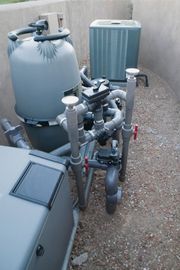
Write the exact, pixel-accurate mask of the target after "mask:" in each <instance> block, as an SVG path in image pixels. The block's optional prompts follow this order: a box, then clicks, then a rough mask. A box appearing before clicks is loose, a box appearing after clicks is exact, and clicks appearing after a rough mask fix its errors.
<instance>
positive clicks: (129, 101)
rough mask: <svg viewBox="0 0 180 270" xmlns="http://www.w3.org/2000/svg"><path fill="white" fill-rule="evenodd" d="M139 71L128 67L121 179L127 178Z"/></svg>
mask: <svg viewBox="0 0 180 270" xmlns="http://www.w3.org/2000/svg"><path fill="white" fill-rule="evenodd" d="M138 73H139V70H138V69H134V68H132V69H127V70H126V74H127V95H126V113H125V122H124V124H123V127H122V138H123V149H122V168H121V172H120V179H121V181H124V180H125V174H126V167H127V158H128V150H129V141H130V138H131V135H132V133H133V128H132V114H133V108H134V96H135V89H136V78H135V75H137V74H138Z"/></svg>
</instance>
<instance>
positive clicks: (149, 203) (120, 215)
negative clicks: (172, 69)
mask: <svg viewBox="0 0 180 270" xmlns="http://www.w3.org/2000/svg"><path fill="white" fill-rule="evenodd" d="M144 71H145V72H146V73H147V74H148V76H149V83H150V87H149V88H144V86H143V84H142V83H141V84H140V86H139V87H138V88H137V91H136V100H135V108H134V119H133V122H134V123H138V125H139V134H138V140H137V141H133V140H131V144H130V150H129V159H128V167H127V177H126V181H125V183H123V184H122V183H120V184H121V185H122V186H123V190H124V195H123V199H122V202H121V203H120V204H119V205H118V207H117V210H116V212H115V214H114V215H108V214H106V212H105V198H104V196H105V193H104V173H103V172H97V171H96V173H95V179H94V183H93V186H92V192H91V194H90V200H89V205H88V208H87V210H86V211H85V212H81V217H80V223H79V227H78V231H77V234H76V239H75V242H74V247H73V252H72V259H73V258H75V257H77V256H79V255H81V254H83V253H85V252H87V255H88V258H87V261H86V262H85V263H83V264H81V266H72V265H71V266H70V269H82V270H84V269H87V270H101V269H104V270H126V269H130V270H141V269H142V270H152V269H153V270H179V269H180V241H179V240H180V222H179V217H180V204H179V203H180V104H179V103H177V100H176V97H175V96H174V94H173V92H172V90H171V89H170V88H169V87H168V86H167V84H166V83H165V82H163V81H162V80H161V79H160V78H158V77H157V76H156V75H155V74H153V73H151V72H149V71H147V70H144Z"/></svg>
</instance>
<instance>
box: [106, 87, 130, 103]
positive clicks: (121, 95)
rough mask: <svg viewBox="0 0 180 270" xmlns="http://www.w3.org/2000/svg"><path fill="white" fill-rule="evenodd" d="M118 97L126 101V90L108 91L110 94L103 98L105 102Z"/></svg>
mask: <svg viewBox="0 0 180 270" xmlns="http://www.w3.org/2000/svg"><path fill="white" fill-rule="evenodd" d="M115 98H120V99H122V100H124V101H126V92H125V91H123V90H121V89H116V90H113V91H112V92H110V94H109V95H108V96H107V97H106V98H105V100H106V101H107V102H109V101H110V100H112V99H115Z"/></svg>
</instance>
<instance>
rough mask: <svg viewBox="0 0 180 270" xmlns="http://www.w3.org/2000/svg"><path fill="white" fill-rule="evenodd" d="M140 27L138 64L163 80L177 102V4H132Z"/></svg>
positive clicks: (162, 0) (149, 0)
mask: <svg viewBox="0 0 180 270" xmlns="http://www.w3.org/2000/svg"><path fill="white" fill-rule="evenodd" d="M133 4H134V7H133V19H137V20H139V21H140V22H141V24H142V35H141V48H140V62H141V63H142V64H143V65H144V66H146V67H148V68H150V69H151V70H152V71H154V72H156V73H157V74H159V75H160V76H161V77H162V78H163V79H165V80H166V81H167V82H168V84H169V85H170V87H171V88H172V89H173V90H174V91H175V92H176V94H177V96H178V98H179V99H180V1H179V0H133Z"/></svg>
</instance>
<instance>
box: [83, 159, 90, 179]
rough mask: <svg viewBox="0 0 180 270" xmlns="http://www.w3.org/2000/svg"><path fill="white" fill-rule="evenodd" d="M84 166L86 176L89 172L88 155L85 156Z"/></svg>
mask: <svg viewBox="0 0 180 270" xmlns="http://www.w3.org/2000/svg"><path fill="white" fill-rule="evenodd" d="M84 168H85V173H86V176H88V172H89V161H88V157H87V156H86V157H85V158H84Z"/></svg>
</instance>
